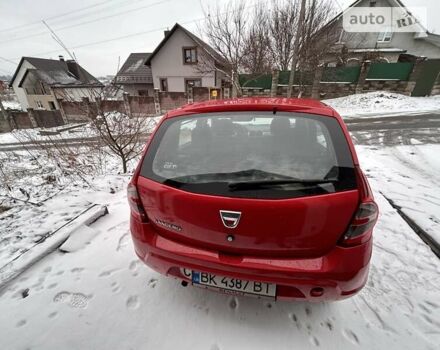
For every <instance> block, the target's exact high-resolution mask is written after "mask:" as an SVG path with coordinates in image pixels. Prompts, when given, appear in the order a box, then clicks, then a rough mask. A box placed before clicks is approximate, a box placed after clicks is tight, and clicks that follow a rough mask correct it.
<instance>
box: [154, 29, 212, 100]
mask: <svg viewBox="0 0 440 350" xmlns="http://www.w3.org/2000/svg"><path fill="white" fill-rule="evenodd" d="M185 46H195V43H194V41H193V40H192V39H191V38H190V37H188V36H187V35H186V34H185V33H184V32H183V31H182V30H180V29H177V30H176V31H175V32H174V35H172V36H171V37H170V38H169V39H168V41H167V42H166V43H165V45H164V46H163V47H162V48H161V50H160V51H159V52H158V53H157V54H156V56H155V57H154V58H153V60H152V62H151V69H152V72H153V83H154V88H155V89H160V79H161V78H167V79H168V91H169V92H185V78H187V79H201V80H202V86H203V87H216V86H219V84H220V79H217V80H219V81H218V82H217V84H216V82H215V74H214V72H213V73H210V74H202V73H200V72H198V71H197V69H196V65H191V64H184V63H183V51H182V48H183V47H185ZM197 53H198V56H199V59H200V55H201V53H202V52H201V49H200V48H198V52H197Z"/></svg>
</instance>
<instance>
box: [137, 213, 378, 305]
mask: <svg viewBox="0 0 440 350" xmlns="http://www.w3.org/2000/svg"><path fill="white" fill-rule="evenodd" d="M130 226H131V233H132V238H133V243H134V248H135V251H136V254H137V255H138V257H139V258H140V259H141V260H142V261H143V262H144V263H145V264H147V265H148V266H150V267H151V268H153V269H154V270H156V271H158V272H159V273H161V274H163V275H169V276H174V277H176V278H179V279H182V280H187V278H186V277H185V276H183V275H182V274H181V272H180V268H188V269H192V270H196V271H203V272H210V273H214V274H217V275H222V276H229V277H236V278H241V279H245V280H252V281H261V282H267V283H276V284H277V296H276V297H277V299H278V300H304V299H306V300H311V301H323V300H339V299H345V298H347V297H350V296H352V295H354V294H356V293H357V292H359V291H360V290H361V289H362V287H363V286H364V285H365V283H366V281H367V278H368V269H369V262H370V258H371V252H372V240H370V241H368V242H367V243H365V244H362V245H360V246H356V247H351V248H343V247H335V248H334V249H333V250H332V251H331V252H329V253H328V254H327V255H325V256H322V257H319V258H313V259H293V258H282V259H272V258H255V257H246V256H241V257H236V256H229V255H222V254H219V253H218V252H214V251H210V250H204V249H200V248H194V247H191V246H188V245H184V244H181V243H178V242H175V241H172V240H169V239H167V238H164V237H162V236H160V235H158V234H157V232H156V231H155V230H154V228H153V227H152V225H150V224H142V223H140V222H139V221H137V220H136V219H135V218H133V217H131V225H130ZM314 288H320V290H321V291H323V293H322V295H320V296H312V294H313V292H312V290H313V289H314ZM314 291H316V289H315V290H314Z"/></svg>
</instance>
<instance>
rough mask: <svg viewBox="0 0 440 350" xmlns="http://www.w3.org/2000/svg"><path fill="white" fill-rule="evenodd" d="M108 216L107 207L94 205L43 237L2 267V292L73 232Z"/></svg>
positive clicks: (0, 269) (0, 278) (0, 272)
mask: <svg viewBox="0 0 440 350" xmlns="http://www.w3.org/2000/svg"><path fill="white" fill-rule="evenodd" d="M107 214H108V209H107V206H105V205H98V204H93V205H91V206H89V207H88V208H87V209H85V210H84V211H82V212H81V213H80V214H78V215H77V216H76V217H74V218H73V219H71V220H70V221H68V222H67V223H65V224H64V225H63V226H61V227H59V228H58V229H56V230H55V231H52V232H50V233H48V234H46V235H45V236H43V237H42V238H41V239H40V240H39V241H38V242H36V243H35V244H34V245H33V246H32V247H30V248H28V249H27V250H25V251H24V252H23V253H22V254H20V255H19V256H17V257H15V258H14V259H13V260H11V261H10V262H8V263H7V264H5V265H4V266H2V267H0V291H1V290H2V289H3V288H4V287H5V286H6V285H7V284H8V283H9V282H11V281H12V280H13V279H15V278H17V277H18V276H19V275H20V274H22V273H23V272H24V271H26V270H27V269H28V268H29V267H30V266H32V265H33V264H35V263H36V262H37V261H39V260H41V259H43V258H44V257H45V256H47V255H49V254H50V253H52V252H53V251H54V250H56V249H57V248H58V247H59V246H61V245H62V244H63V243H64V242H65V241H66V240H67V239H68V238H69V236H70V234H71V233H72V232H74V231H75V230H77V229H78V228H79V227H81V226H82V225H85V226H89V225H91V224H93V223H94V222H95V221H97V220H98V219H99V218H101V217H102V216H105V215H107Z"/></svg>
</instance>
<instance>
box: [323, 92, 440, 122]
mask: <svg viewBox="0 0 440 350" xmlns="http://www.w3.org/2000/svg"><path fill="white" fill-rule="evenodd" d="M323 102H324V103H326V104H328V105H330V106H332V107H333V108H334V109H336V110H337V111H338V113H339V114H341V116H342V117H344V118H356V117H361V116H368V117H374V116H377V117H384V116H385V115H386V114H388V115H393V114H399V113H407V114H411V113H423V112H435V111H436V112H438V111H440V96H432V97H409V96H405V95H401V94H395V93H391V92H385V91H377V92H369V93H365V94H358V95H351V96H346V97H340V98H335V99H330V100H323Z"/></svg>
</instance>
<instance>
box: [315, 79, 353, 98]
mask: <svg viewBox="0 0 440 350" xmlns="http://www.w3.org/2000/svg"><path fill="white" fill-rule="evenodd" d="M355 93H356V84H344V83H322V82H321V83H320V84H319V98H320V99H331V98H338V97H342V96H348V95H353V94H355Z"/></svg>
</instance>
